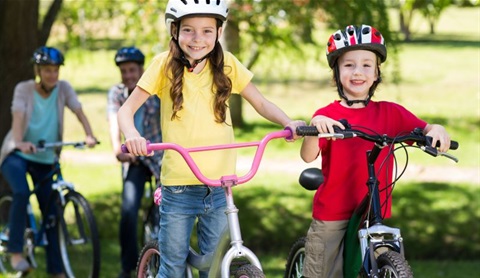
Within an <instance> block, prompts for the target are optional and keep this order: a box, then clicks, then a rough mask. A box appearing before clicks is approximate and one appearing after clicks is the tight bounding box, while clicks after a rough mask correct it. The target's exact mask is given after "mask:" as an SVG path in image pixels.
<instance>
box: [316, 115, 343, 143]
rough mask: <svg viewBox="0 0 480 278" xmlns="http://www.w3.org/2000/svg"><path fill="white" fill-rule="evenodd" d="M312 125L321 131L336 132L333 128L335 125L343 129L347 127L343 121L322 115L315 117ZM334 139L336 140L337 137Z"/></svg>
mask: <svg viewBox="0 0 480 278" xmlns="http://www.w3.org/2000/svg"><path fill="white" fill-rule="evenodd" d="M310 125H311V126H315V127H316V128H317V130H318V132H320V133H335V130H334V129H333V127H334V126H338V127H339V128H341V129H342V130H343V129H345V126H344V125H343V124H342V123H341V122H339V121H335V120H334V119H332V118H329V117H325V116H321V115H319V116H315V117H313V118H312V120H311V121H310ZM332 139H333V140H335V138H332Z"/></svg>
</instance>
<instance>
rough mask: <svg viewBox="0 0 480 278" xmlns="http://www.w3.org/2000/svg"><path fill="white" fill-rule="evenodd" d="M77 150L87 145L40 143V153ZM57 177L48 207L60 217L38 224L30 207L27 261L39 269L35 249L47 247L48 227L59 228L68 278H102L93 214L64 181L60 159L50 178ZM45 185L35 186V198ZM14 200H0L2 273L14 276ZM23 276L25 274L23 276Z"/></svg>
mask: <svg viewBox="0 0 480 278" xmlns="http://www.w3.org/2000/svg"><path fill="white" fill-rule="evenodd" d="M64 146H73V147H75V148H83V147H84V146H85V143H84V142H53V143H45V142H39V144H38V145H37V151H44V150H46V149H55V148H61V147H64ZM50 177H54V181H53V184H52V192H51V194H50V197H49V201H48V205H47V209H46V210H45V211H49V209H48V206H51V205H53V206H55V207H56V210H55V211H56V215H42V218H41V219H40V220H37V219H36V217H35V215H34V210H33V206H32V204H31V203H30V202H29V203H28V208H27V215H26V216H25V217H26V219H27V220H26V223H27V227H26V229H25V236H24V237H25V241H24V250H25V253H26V254H25V255H26V257H27V260H28V261H29V263H30V265H31V266H32V267H33V268H37V267H38V265H37V262H36V260H35V248H36V247H38V246H45V245H46V244H48V242H47V241H46V234H45V232H46V229H47V226H51V227H57V229H58V234H59V236H58V243H59V244H58V245H59V246H60V253H61V257H62V263H63V268H64V271H65V274H66V276H67V277H94V278H96V277H99V273H100V242H99V238H98V231H97V225H96V222H95V217H94V215H93V211H92V209H91V207H90V205H89V203H88V201H87V200H86V199H85V197H83V195H82V194H80V193H79V192H77V191H75V188H74V185H73V184H72V183H70V182H67V181H66V180H64V179H63V176H62V171H61V167H60V163H59V158H58V156H57V157H56V160H55V163H54V164H53V167H52V170H51V171H50V173H49V174H48V175H47V177H46V178H45V179H44V180H46V179H47V178H50ZM42 183H43V181H40V182H38V183H36V184H35V185H34V188H33V190H32V191H31V193H30V194H31V195H32V194H33V193H35V192H36V190H38V188H39V186H41V184H42ZM11 203H12V196H10V195H6V196H3V197H1V198H0V212H1V213H0V273H2V274H4V275H10V274H12V273H13V270H12V269H11V268H10V263H9V254H8V253H7V250H6V243H7V242H8V239H9V231H8V211H9V210H10V206H11ZM19 275H21V273H19Z"/></svg>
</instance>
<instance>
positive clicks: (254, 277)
mask: <svg viewBox="0 0 480 278" xmlns="http://www.w3.org/2000/svg"><path fill="white" fill-rule="evenodd" d="M235 278H265V274H263V272H262V271H261V270H260V269H258V267H256V266H254V265H251V264H244V265H242V266H241V267H239V268H238V269H237V271H236V272H235Z"/></svg>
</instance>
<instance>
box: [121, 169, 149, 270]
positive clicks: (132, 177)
mask: <svg viewBox="0 0 480 278" xmlns="http://www.w3.org/2000/svg"><path fill="white" fill-rule="evenodd" d="M124 174H126V177H125V180H124V181H123V192H122V206H121V210H120V211H121V212H120V217H121V218H120V232H119V237H120V248H121V262H122V270H123V271H124V272H132V271H133V272H134V271H135V268H136V266H137V259H138V253H139V251H138V235H137V221H138V211H139V209H140V205H141V201H142V195H143V192H144V190H145V181H146V178H147V177H148V178H149V177H151V175H152V174H151V172H150V170H149V169H148V167H146V166H145V165H143V164H142V163H137V164H130V165H129V167H128V170H127V172H126V173H124Z"/></svg>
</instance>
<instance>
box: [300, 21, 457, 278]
mask: <svg viewBox="0 0 480 278" xmlns="http://www.w3.org/2000/svg"><path fill="white" fill-rule="evenodd" d="M386 58H387V49H386V47H385V41H384V38H383V36H382V34H381V33H380V32H379V31H378V30H376V29H375V28H373V27H371V26H368V25H362V26H353V25H350V26H347V27H346V29H345V31H342V30H338V31H336V32H335V33H333V34H332V35H331V36H330V39H329V41H328V44H327V59H328V64H329V66H330V67H331V68H332V70H333V80H334V81H335V83H336V85H337V90H338V93H339V96H340V100H336V101H334V102H332V103H331V104H329V105H327V106H325V107H323V108H320V109H318V110H317V111H316V112H315V113H314V114H313V117H312V120H311V121H310V125H311V126H316V127H317V129H318V131H319V132H321V133H331V132H334V131H333V127H334V126H338V127H340V128H342V129H344V128H345V127H344V126H343V125H342V124H341V123H340V122H339V121H338V120H339V119H346V120H347V121H348V122H349V123H350V124H352V125H361V126H362V127H365V128H368V129H371V130H372V132H376V133H379V134H386V135H388V136H395V135H397V134H399V133H403V132H410V131H411V130H413V129H414V128H422V129H423V130H424V133H425V134H426V135H428V136H431V137H432V138H433V142H432V143H433V144H432V146H435V144H436V143H437V141H438V142H440V145H441V147H440V148H439V149H440V151H442V152H444V151H447V150H448V149H449V147H450V137H449V135H448V133H447V132H446V130H445V128H444V127H443V126H441V125H436V124H428V123H426V122H425V121H423V120H421V119H419V118H417V117H416V116H415V115H414V114H412V113H411V112H409V111H408V110H406V109H405V108H404V107H402V106H401V105H398V104H395V103H392V102H386V101H378V102H377V101H372V100H371V98H372V96H373V94H374V92H375V89H376V88H377V85H378V84H379V83H380V82H381V73H380V64H381V63H382V62H385V60H386ZM371 144H373V143H370V142H367V141H364V140H362V139H359V138H353V139H349V140H327V139H318V138H316V137H305V139H304V141H303V143H302V148H301V151H300V155H301V157H302V159H303V160H304V161H305V162H312V161H313V160H315V159H316V158H317V157H318V156H319V155H320V154H321V158H322V172H323V175H324V183H323V184H322V185H321V186H320V187H319V189H318V190H317V192H316V193H315V196H314V199H313V221H312V223H311V225H310V228H309V230H308V234H307V240H306V244H305V254H306V258H305V265H304V270H303V276H304V277H310V278H322V277H343V237H344V235H345V231H346V228H347V224H348V220H349V218H350V217H351V216H352V214H353V211H354V209H355V208H356V207H357V206H358V205H359V203H360V202H361V200H362V199H363V197H364V196H365V195H366V194H367V186H366V185H365V182H366V180H367V178H368V173H367V171H366V169H367V162H366V159H365V155H366V154H365V153H366V151H367V150H369V149H371ZM386 155H387V152H386V151H384V152H382V153H381V154H380V157H379V159H378V160H377V161H378V163H379V164H380V163H382V162H383V161H384V160H385V159H386V163H387V164H386V165H384V166H383V169H387V170H388V169H393V158H392V157H388V158H386ZM382 158H383V159H382ZM377 166H379V165H377ZM378 180H379V181H380V183H381V184H384V185H385V184H389V183H390V182H391V181H392V177H391V173H388V171H381V172H380V173H378ZM380 189H381V188H380ZM387 191H388V190H384V192H386V194H385V193H382V194H381V196H380V198H381V203H383V202H384V201H385V199H386V198H388V196H389V194H388V192H387ZM390 204H391V202H387V207H386V208H385V210H384V217H389V216H390Z"/></svg>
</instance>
